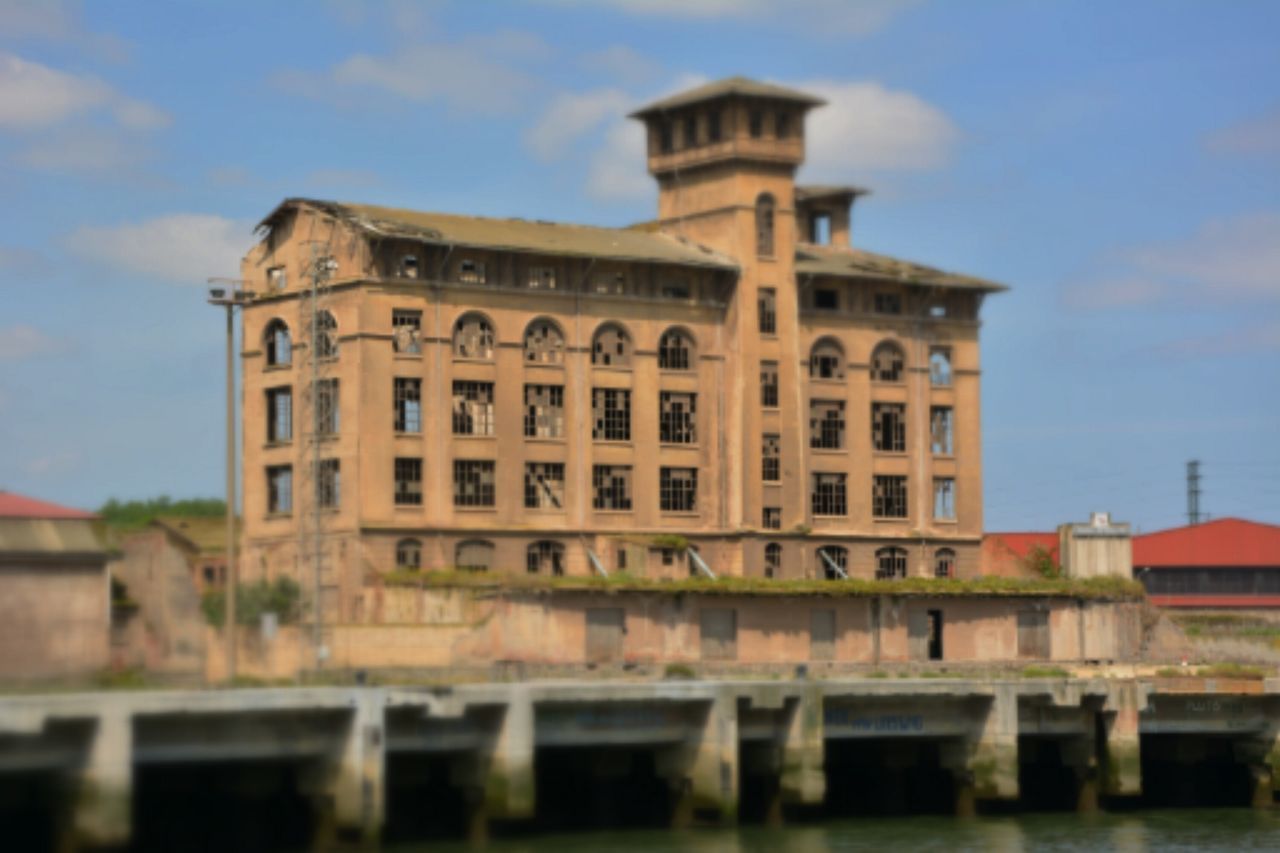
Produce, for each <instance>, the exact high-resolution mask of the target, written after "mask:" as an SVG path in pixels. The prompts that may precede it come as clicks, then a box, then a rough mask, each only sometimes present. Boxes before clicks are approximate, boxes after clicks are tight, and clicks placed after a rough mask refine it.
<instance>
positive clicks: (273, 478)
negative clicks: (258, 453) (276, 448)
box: [267, 465, 293, 513]
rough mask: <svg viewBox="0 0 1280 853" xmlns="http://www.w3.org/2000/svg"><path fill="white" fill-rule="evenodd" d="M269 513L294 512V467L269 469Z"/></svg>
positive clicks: (278, 466)
mask: <svg viewBox="0 0 1280 853" xmlns="http://www.w3.org/2000/svg"><path fill="white" fill-rule="evenodd" d="M267 512H269V513H285V512H293V466H292V465H269V466H268V467H267Z"/></svg>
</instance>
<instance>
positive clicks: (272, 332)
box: [262, 318, 293, 367]
mask: <svg viewBox="0 0 1280 853" xmlns="http://www.w3.org/2000/svg"><path fill="white" fill-rule="evenodd" d="M262 337H263V344H264V346H265V347H266V350H267V364H268V365H269V366H271V367H276V366H281V365H285V364H289V363H290V362H292V361H293V342H292V341H291V340H290V339H289V327H288V326H286V325H285V322H284V320H281V319H279V318H276V319H275V320H272V321H271V322H270V323H268V324H267V328H266V331H265V332H263V334H262Z"/></svg>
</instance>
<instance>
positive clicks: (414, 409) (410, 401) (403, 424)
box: [391, 376, 422, 433]
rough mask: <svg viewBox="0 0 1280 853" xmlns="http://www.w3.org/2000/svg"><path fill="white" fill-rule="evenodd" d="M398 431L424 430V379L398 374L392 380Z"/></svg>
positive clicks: (396, 429) (392, 394)
mask: <svg viewBox="0 0 1280 853" xmlns="http://www.w3.org/2000/svg"><path fill="white" fill-rule="evenodd" d="M391 390H392V393H391V396H392V402H393V405H394V407H395V431H396V432H405V433H413V432H422V380H421V379H410V378H407V377H403V376H397V377H395V378H394V379H393V380H392V389H391Z"/></svg>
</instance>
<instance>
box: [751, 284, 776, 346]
mask: <svg viewBox="0 0 1280 853" xmlns="http://www.w3.org/2000/svg"><path fill="white" fill-rule="evenodd" d="M756 313H757V318H758V320H759V326H760V334H762V335H776V334H777V333H778V292H777V291H776V290H774V289H773V288H772V287H762V288H760V290H759V294H758V296H757V299H756Z"/></svg>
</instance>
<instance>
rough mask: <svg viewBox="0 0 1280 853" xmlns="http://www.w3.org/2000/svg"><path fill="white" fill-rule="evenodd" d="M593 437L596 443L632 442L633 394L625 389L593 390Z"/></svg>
mask: <svg viewBox="0 0 1280 853" xmlns="http://www.w3.org/2000/svg"><path fill="white" fill-rule="evenodd" d="M591 413H592V425H591V437H592V438H593V439H595V440H596V441H630V440H631V392H630V391H628V390H626V389H624V388H592V389H591Z"/></svg>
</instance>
